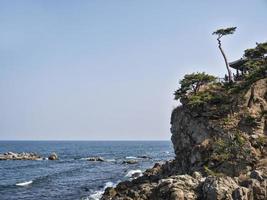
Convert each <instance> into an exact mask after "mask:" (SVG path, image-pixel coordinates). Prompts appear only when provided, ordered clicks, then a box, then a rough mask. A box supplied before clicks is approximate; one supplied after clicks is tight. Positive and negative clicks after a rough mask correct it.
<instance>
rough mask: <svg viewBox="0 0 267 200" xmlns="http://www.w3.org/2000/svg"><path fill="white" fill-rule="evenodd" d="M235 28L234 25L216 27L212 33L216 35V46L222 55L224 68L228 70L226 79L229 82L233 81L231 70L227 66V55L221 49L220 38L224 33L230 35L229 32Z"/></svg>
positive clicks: (232, 31) (231, 32)
mask: <svg viewBox="0 0 267 200" xmlns="http://www.w3.org/2000/svg"><path fill="white" fill-rule="evenodd" d="M235 30H236V27H229V28H225V29H224V28H222V29H218V30H216V31H214V32H213V33H212V34H213V35H217V41H218V47H219V49H220V51H221V53H222V55H223V59H224V62H225V66H226V69H227V71H228V80H229V82H232V81H233V77H232V72H231V70H230V67H229V63H228V60H227V57H226V55H225V53H224V51H223V49H222V43H221V38H222V37H223V36H225V35H230V34H233V33H234V32H235Z"/></svg>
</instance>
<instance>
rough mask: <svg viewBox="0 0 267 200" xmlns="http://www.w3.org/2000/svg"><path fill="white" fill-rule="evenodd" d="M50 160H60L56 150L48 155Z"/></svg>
mask: <svg viewBox="0 0 267 200" xmlns="http://www.w3.org/2000/svg"><path fill="white" fill-rule="evenodd" d="M48 160H58V155H57V154H56V153H55V152H53V153H51V154H50V156H49V157H48Z"/></svg>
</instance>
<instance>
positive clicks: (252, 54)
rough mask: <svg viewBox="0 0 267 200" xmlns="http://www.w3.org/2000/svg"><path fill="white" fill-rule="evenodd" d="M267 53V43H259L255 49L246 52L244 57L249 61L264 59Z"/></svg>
mask: <svg viewBox="0 0 267 200" xmlns="http://www.w3.org/2000/svg"><path fill="white" fill-rule="evenodd" d="M266 53H267V42H264V43H259V44H257V46H256V47H255V48H252V49H247V50H245V54H244V56H245V57H246V58H248V59H257V58H263V57H264V55H265V54H266Z"/></svg>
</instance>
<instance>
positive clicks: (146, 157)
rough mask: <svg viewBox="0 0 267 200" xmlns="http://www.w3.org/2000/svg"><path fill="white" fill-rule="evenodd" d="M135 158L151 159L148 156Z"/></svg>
mask: <svg viewBox="0 0 267 200" xmlns="http://www.w3.org/2000/svg"><path fill="white" fill-rule="evenodd" d="M137 158H142V159H151V157H149V156H137Z"/></svg>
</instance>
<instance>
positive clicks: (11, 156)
mask: <svg viewBox="0 0 267 200" xmlns="http://www.w3.org/2000/svg"><path fill="white" fill-rule="evenodd" d="M42 159H43V158H42V157H41V156H40V155H38V154H36V153H24V152H22V153H14V152H7V153H3V154H0V160H42Z"/></svg>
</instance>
